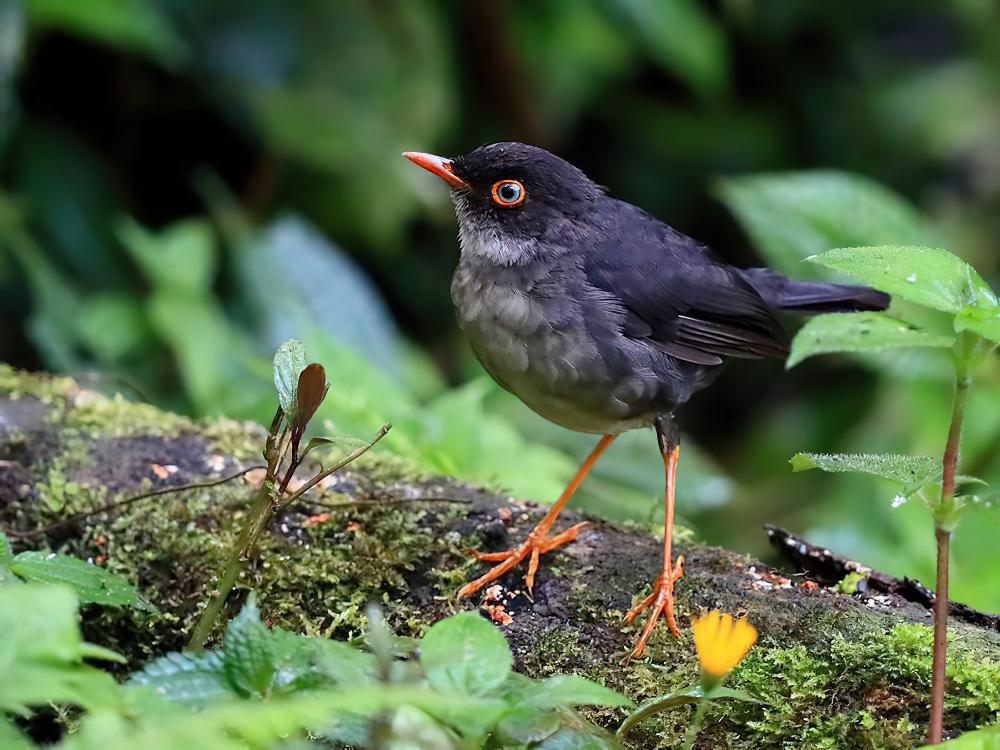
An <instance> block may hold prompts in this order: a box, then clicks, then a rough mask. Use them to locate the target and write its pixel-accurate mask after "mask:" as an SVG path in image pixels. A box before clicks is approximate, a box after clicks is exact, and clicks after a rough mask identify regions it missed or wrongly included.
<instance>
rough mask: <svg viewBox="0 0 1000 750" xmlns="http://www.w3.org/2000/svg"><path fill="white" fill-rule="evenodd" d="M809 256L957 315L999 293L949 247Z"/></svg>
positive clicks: (984, 305) (993, 300)
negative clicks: (944, 248)
mask: <svg viewBox="0 0 1000 750" xmlns="http://www.w3.org/2000/svg"><path fill="white" fill-rule="evenodd" d="M810 260H811V261H813V262H815V263H819V264H820V265H822V266H826V267H827V268H832V269H833V270H835V271H840V272H841V273H846V274H849V275H851V276H853V277H855V278H857V279H860V280H861V281H863V282H865V283H866V284H870V285H871V286H873V287H875V288H876V289H881V290H882V291H884V292H888V293H889V294H891V295H893V296H894V297H898V298H900V299H905V300H908V301H910V302H915V303H917V304H918V305H924V306H925V307H930V308H933V309H935V310H943V311H944V312H949V313H955V314H959V313H975V312H977V311H986V312H989V311H994V310H996V308H997V296H996V294H995V293H994V292H993V290H992V289H991V288H990V286H989V285H988V284H987V283H986V282H985V281H983V278H982V277H981V276H980V275H979V274H978V273H976V270H975V269H974V268H973V267H972V266H970V265H969V264H968V263H966V262H965V261H964V260H962V259H961V258H959V257H957V256H955V255H952V254H951V253H949V252H948V251H947V250H937V249H934V248H929V247H913V246H889V245H887V246H883V247H849V248H839V249H837V250H830V251H828V252H825V253H822V254H820V255H817V256H814V257H812V258H810ZM979 314H983V313H979Z"/></svg>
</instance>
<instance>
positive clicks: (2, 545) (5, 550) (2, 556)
mask: <svg viewBox="0 0 1000 750" xmlns="http://www.w3.org/2000/svg"><path fill="white" fill-rule="evenodd" d="M13 559H14V551H13V550H12V549H11V546H10V540H9V539H8V538H7V535H6V534H4V533H3V532H2V531H0V567H3V568H5V567H7V566H8V565H10V561H11V560H13Z"/></svg>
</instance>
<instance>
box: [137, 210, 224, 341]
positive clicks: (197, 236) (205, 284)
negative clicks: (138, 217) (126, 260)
mask: <svg viewBox="0 0 1000 750" xmlns="http://www.w3.org/2000/svg"><path fill="white" fill-rule="evenodd" d="M118 235H119V237H120V239H121V241H122V244H123V245H125V247H126V248H127V249H128V250H129V252H130V253H131V254H132V257H133V258H134V259H135V261H136V263H138V264H139V266H140V267H141V268H142V270H143V272H144V273H145V274H146V278H147V279H149V281H150V283H152V284H153V286H155V287H156V288H157V289H158V290H159V291H161V292H162V291H166V290H169V291H172V292H180V293H192V294H199V295H207V294H209V292H210V289H211V286H212V281H213V279H214V277H215V270H216V265H217V255H216V245H215V239H214V236H213V235H212V228H211V226H210V225H209V224H208V222H207V221H206V220H205V219H188V220H184V221H178V222H177V223H175V224H171V225H170V226H169V227H167V228H166V229H161V230H159V231H156V232H153V231H150V230H149V229H146V228H145V227H143V226H141V225H140V224H137V223H136V222H134V221H133V220H131V219H124V220H123V221H122V222H121V224H120V226H119V227H118ZM196 333H198V332H196V331H190V332H189V334H190V335H195V334H196Z"/></svg>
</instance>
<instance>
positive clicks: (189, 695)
mask: <svg viewBox="0 0 1000 750" xmlns="http://www.w3.org/2000/svg"><path fill="white" fill-rule="evenodd" d="M129 682H130V684H132V685H146V686H148V687H151V688H153V689H154V690H156V691H157V693H158V694H160V695H162V696H163V697H164V698H166V699H167V700H169V701H177V702H180V703H191V704H193V705H195V706H203V705H204V704H205V703H206V702H207V701H209V700H212V699H215V698H222V697H225V696H234V695H237V693H236V692H235V691H234V690H233V688H232V686H231V685H230V683H229V679H228V678H227V677H226V669H225V665H224V664H223V659H222V654H221V653H219V652H218V651H202V652H199V653H170V654H167V655H166V656H161V657H160V658H159V659H155V660H154V661H151V662H150V663H149V664H147V665H146V666H145V667H144V668H143V670H142V671H141V672H139V673H137V674H136V675H134V676H133V677H132V679H131V680H130V681H129Z"/></svg>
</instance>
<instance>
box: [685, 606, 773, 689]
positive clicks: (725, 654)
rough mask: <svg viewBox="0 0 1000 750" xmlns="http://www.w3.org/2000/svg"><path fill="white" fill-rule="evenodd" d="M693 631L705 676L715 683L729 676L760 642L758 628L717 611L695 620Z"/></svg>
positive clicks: (707, 679)
mask: <svg viewBox="0 0 1000 750" xmlns="http://www.w3.org/2000/svg"><path fill="white" fill-rule="evenodd" d="M691 630H692V632H693V633H694V648H695V650H696V651H697V652H698V661H700V662H701V671H702V675H703V677H704V678H705V679H706V681H708V682H712V683H715V682H718V681H719V680H721V679H722V678H723V677H725V676H726V675H727V674H729V672H730V671H731V670H732V668H733V667H735V666H736V665H737V664H739V663H740V660H741V659H742V658H743V657H744V656H746V653H747V651H749V650H750V647H751V646H752V645H753V644H754V642H755V641H756V640H757V629H756V628H755V627H754V626H753V625H751V624H750V623H749V622H747V621H746V620H744V619H742V618H740V619H735V618H734V617H733V616H732V615H730V614H725V615H724V614H721V613H720V612H719V611H718V610H715V609H713V610H712V611H711V612H708V613H706V614H704V615H702V616H701V617H699V618H698V619H697V620H695V621H694V622H693V623H692V624H691Z"/></svg>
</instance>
